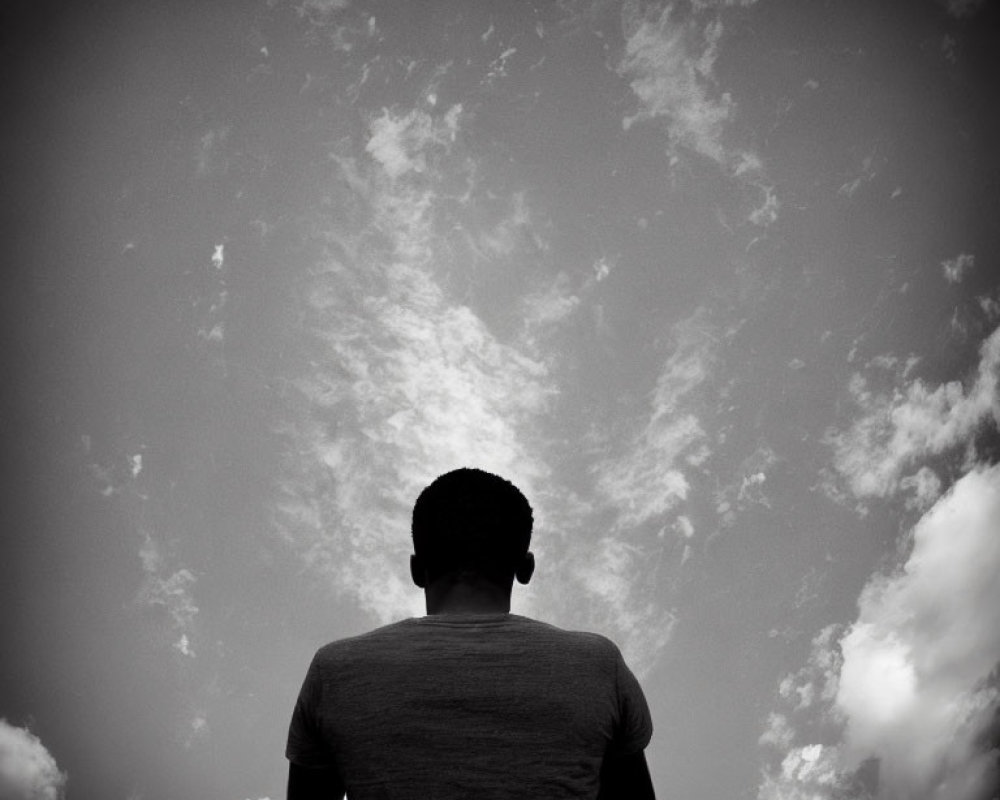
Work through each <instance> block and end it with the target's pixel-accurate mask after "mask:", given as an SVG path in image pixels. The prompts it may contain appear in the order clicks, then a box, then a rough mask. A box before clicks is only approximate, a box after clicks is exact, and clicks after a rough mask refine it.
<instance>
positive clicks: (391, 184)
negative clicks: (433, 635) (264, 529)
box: [272, 107, 697, 674]
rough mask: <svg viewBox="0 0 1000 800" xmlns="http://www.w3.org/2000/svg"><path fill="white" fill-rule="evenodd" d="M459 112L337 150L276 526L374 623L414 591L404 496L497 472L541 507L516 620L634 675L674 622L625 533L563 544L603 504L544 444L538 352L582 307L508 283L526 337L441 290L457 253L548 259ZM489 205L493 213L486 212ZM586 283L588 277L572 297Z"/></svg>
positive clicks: (409, 499) (527, 216)
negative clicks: (347, 212) (476, 159)
mask: <svg viewBox="0 0 1000 800" xmlns="http://www.w3.org/2000/svg"><path fill="white" fill-rule="evenodd" d="M458 120H459V111H458V107H455V108H454V109H453V110H452V112H449V113H448V114H445V115H444V116H441V117H438V116H431V115H429V114H426V113H425V112H423V111H420V110H417V111H413V112H400V111H392V112H390V111H385V112H383V113H382V116H381V117H379V118H378V119H376V120H374V121H373V123H372V126H371V132H372V136H371V138H370V140H369V141H368V142H367V143H365V145H364V146H365V149H366V153H367V155H368V156H370V158H357V157H355V155H354V154H352V153H351V152H345V151H344V150H341V151H340V152H339V153H338V154H336V155H334V160H335V162H336V163H337V164H338V165H339V166H340V167H341V172H342V176H343V178H344V181H343V182H342V183H341V184H340V185H341V186H343V187H345V189H346V191H348V192H349V193H350V197H349V199H346V200H345V203H346V204H349V207H350V208H351V209H352V218H351V220H350V225H349V226H348V225H346V224H344V222H342V221H341V220H340V219H337V218H333V219H331V221H330V223H329V227H328V228H327V229H325V230H322V231H320V232H319V233H320V234H321V235H322V236H324V237H325V239H326V240H327V241H329V242H331V243H332V244H331V255H330V256H329V257H328V258H326V259H324V261H323V262H322V263H320V264H317V265H316V266H315V267H314V268H313V269H312V270H311V275H310V276H308V278H306V279H305V280H304V282H303V285H302V293H301V312H302V319H303V327H304V328H305V329H306V330H307V331H308V332H309V334H310V336H309V337H306V339H307V340H308V348H304V349H303V363H304V364H305V365H306V366H305V368H304V369H303V370H302V372H301V374H300V376H299V378H298V379H297V380H296V379H292V380H291V381H290V384H289V385H290V388H291V389H292V391H290V392H288V393H287V402H288V409H287V410H288V415H287V419H286V420H285V421H284V423H283V424H282V426H281V428H280V431H281V432H282V433H283V434H284V435H285V436H286V437H287V439H286V441H287V442H288V447H289V461H288V464H287V466H286V469H285V470H284V473H283V475H282V476H281V477H280V479H279V481H278V483H277V486H276V496H275V497H274V502H273V504H272V518H273V520H274V527H275V530H276V533H277V534H278V535H279V536H281V537H282V538H283V539H284V541H285V542H287V543H288V545H289V546H291V547H292V548H294V549H295V550H296V551H297V552H298V554H299V555H300V557H301V558H302V559H303V560H304V562H305V563H306V564H307V566H308V568H309V569H310V570H313V571H315V572H317V573H319V574H320V575H322V576H323V577H324V579H325V580H326V581H328V585H330V586H331V587H333V588H334V590H335V591H337V592H339V593H340V594H341V595H342V596H344V597H345V598H347V599H348V600H349V601H350V602H353V603H354V604H356V605H357V607H358V608H359V609H361V610H362V611H364V612H366V613H368V614H371V615H372V616H373V617H375V618H376V619H377V620H379V621H380V622H388V621H391V620H393V619H398V618H401V617H404V616H410V615H419V614H422V613H423V611H424V605H423V603H424V600H423V596H422V594H421V592H420V591H419V590H418V589H417V588H416V587H415V586H413V585H412V583H411V581H410V578H409V574H408V569H407V558H408V555H409V553H410V537H409V516H410V512H411V510H412V505H413V502H414V500H415V499H416V497H417V494H418V493H419V491H420V490H421V489H422V488H423V487H424V486H425V485H426V484H427V483H429V482H430V481H431V480H432V479H433V478H434V477H436V476H437V475H439V474H441V473H442V472H445V471H447V470H450V469H453V468H455V467H458V466H462V465H469V466H479V467H482V468H484V469H488V470H491V471H494V472H497V473H499V474H501V475H504V476H505V477H507V478H509V479H510V480H512V481H513V482H514V483H515V484H517V485H518V486H519V487H521V488H522V490H524V492H525V494H526V495H527V496H528V497H529V499H530V500H531V501H532V504H533V506H534V507H535V518H536V531H537V534H536V537H535V541H534V542H533V549H534V550H535V552H536V555H537V557H538V563H539V569H538V574H537V577H536V579H535V580H533V581H532V583H531V584H529V585H528V586H527V587H521V586H518V587H517V588H516V589H515V592H514V597H513V603H514V608H515V609H519V610H520V611H521V613H528V614H537V615H539V616H543V617H544V618H546V619H549V620H551V621H553V622H555V623H556V624H563V625H564V626H566V627H569V628H587V629H590V630H599V631H601V632H604V633H606V634H607V635H609V636H612V637H614V638H615V639H616V641H618V642H619V643H620V644H621V646H622V649H623V651H624V652H625V653H626V655H627V656H628V657H629V659H630V662H629V663H630V664H631V665H632V666H633V668H634V669H635V671H636V672H637V673H639V674H642V673H643V672H644V671H645V670H648V669H649V668H650V667H651V666H652V665H653V663H655V660H656V658H657V656H658V654H659V652H660V651H661V650H662V647H663V646H664V645H665V643H666V641H667V640H668V639H669V637H670V635H671V631H672V628H673V623H674V615H673V613H672V611H670V610H669V608H665V607H664V604H662V603H658V604H654V603H649V602H648V600H647V599H645V598H646V594H645V593H646V591H647V589H649V588H650V586H651V585H652V584H650V583H649V582H650V581H653V580H655V574H654V568H655V562H654V561H653V560H651V559H649V558H648V557H647V555H646V554H642V555H638V554H637V553H636V551H635V550H634V549H633V548H632V545H631V543H630V542H629V541H628V539H629V537H630V535H631V533H630V532H628V531H625V530H624V529H621V528H620V527H619V528H616V529H615V530H614V531H609V532H608V537H609V538H608V541H606V542H603V543H600V544H598V543H597V542H596V540H595V539H594V538H593V537H592V536H586V537H585V539H580V538H577V537H575V536H573V533H574V532H576V531H595V530H598V523H597V522H596V521H595V520H596V518H598V517H599V518H601V519H604V517H605V516H606V515H607V514H608V513H615V512H616V510H617V509H616V508H612V509H611V511H608V508H607V507H605V506H603V505H601V504H600V503H598V502H595V501H594V500H593V499H591V498H588V499H587V500H582V499H581V498H580V497H578V496H577V495H576V494H575V493H574V491H573V490H571V489H569V488H568V487H565V486H560V485H558V484H554V483H553V482H552V472H551V469H550V467H549V459H550V457H551V451H550V448H551V447H552V446H553V445H552V443H551V442H550V441H549V439H548V438H547V437H546V436H545V435H544V434H543V431H544V429H545V428H544V425H543V422H544V421H545V420H546V418H548V417H549V415H550V414H552V413H553V412H555V413H559V412H558V406H557V404H558V403H560V397H559V391H558V388H559V387H558V385H557V383H556V382H555V378H554V375H555V374H556V371H557V368H558V366H559V365H558V359H559V357H560V356H559V353H558V352H554V351H552V350H549V351H543V350H542V348H541V347H540V345H539V340H540V339H541V334H543V333H544V334H545V335H546V336H547V335H548V334H549V333H550V332H551V333H555V332H557V331H558V330H560V329H561V328H562V327H564V326H565V325H566V324H568V321H569V320H570V319H571V318H572V316H573V314H574V311H575V309H576V308H577V307H578V306H579V304H580V300H579V298H578V297H577V296H576V294H575V292H574V287H573V286H572V285H571V281H570V279H569V278H565V277H561V276H560V277H557V278H555V280H553V281H552V282H550V283H548V284H540V282H539V281H538V280H537V279H535V277H534V276H531V277H529V278H528V279H527V280H528V284H529V286H530V288H529V287H528V286H519V287H518V288H519V289H520V295H519V296H520V308H521V309H522V310H523V311H524V312H525V313H524V315H523V317H522V318H523V319H524V320H525V325H524V326H523V327H522V328H516V327H515V328H513V329H512V330H510V331H509V332H508V333H507V334H506V336H503V335H500V334H499V333H498V332H496V331H495V330H494V329H492V328H491V327H490V326H489V325H488V324H487V323H486V321H485V320H484V319H483V318H482V317H480V316H479V315H478V314H477V313H476V309H475V298H472V300H469V299H468V297H467V296H466V295H461V294H459V293H456V292H455V291H454V290H455V281H454V278H453V276H454V275H455V274H456V273H455V272H454V271H453V270H452V266H451V265H452V264H453V263H454V252H453V250H454V248H456V247H462V248H463V249H464V248H465V247H467V248H468V251H467V252H468V253H470V254H471V255H472V256H473V266H477V267H481V268H482V269H494V270H495V269H496V268H497V267H498V266H502V265H503V264H504V262H505V261H508V260H510V259H512V258H514V257H517V256H518V255H519V254H522V253H524V252H526V251H530V252H532V253H539V252H544V250H545V247H546V244H545V241H544V240H543V239H542V237H541V235H540V234H539V233H538V229H539V226H538V225H537V224H536V223H535V222H534V220H533V216H534V212H533V211H532V209H531V208H530V206H529V204H528V201H527V199H526V196H525V194H524V193H523V192H519V191H516V190H514V191H512V192H511V193H510V195H509V196H510V198H511V199H510V201H509V202H508V203H507V204H506V205H505V206H504V205H503V204H502V202H501V203H498V202H497V198H496V197H495V196H492V195H489V193H485V194H486V196H481V193H480V190H479V185H478V177H477V168H476V165H475V164H474V163H472V162H471V161H470V160H469V158H468V156H467V154H466V153H464V152H463V150H462V145H461V143H460V142H458V141H457V140H456V139H455V135H454V134H455V131H456V130H457V126H458ZM351 146H352V145H351V144H349V143H348V144H346V145H344V147H351ZM358 149H359V150H360V146H359V148H358ZM497 207H500V209H501V215H500V217H499V218H490V219H484V218H483V217H484V214H488V210H489V209H491V208H497ZM484 209H485V210H484ZM372 242H377V243H378V246H377V247H372V246H371V244H372ZM462 261H463V262H465V256H464V254H463V256H462ZM463 267H464V268H467V267H468V264H467V263H463ZM596 285H597V279H596V277H595V278H593V279H588V280H587V281H585V283H584V286H583V287H582V288H583V289H587V288H589V287H591V286H594V287H596ZM459 286H461V283H460V284H459ZM515 286H516V284H515ZM459 291H460V290H459ZM684 369H685V365H684V364H682V363H681V362H680V361H678V362H677V363H676V369H675V375H674V378H673V380H674V381H675V382H680V383H681V384H683V383H684V381H690V380H696V379H697V376H694V377H692V376H690V375H687V374H686V373H685V372H684ZM689 371H690V369H689ZM664 380H666V378H665V379H664ZM670 391H671V390H670V388H669V387H666V388H664V389H663V393H666V394H670ZM667 424H668V420H667V419H666V417H663V418H662V419H661V418H657V420H656V421H655V422H654V423H652V425H651V430H652V431H653V433H657V434H659V435H660V439H661V440H662V439H663V437H664V436H666V434H665V433H664V432H663V430H661V429H666V427H667ZM653 438H655V437H653ZM664 446H665V445H664ZM677 478H678V480H677V483H676V488H677V489H678V490H682V489H681V486H682V483H683V482H684V480H685V479H684V478H683V476H682V475H681V474H680V472H678V473H677ZM648 488H649V489H650V491H655V490H656V487H648ZM644 581H645V583H644ZM567 597H576V598H578V602H572V603H567V602H566V598H567Z"/></svg>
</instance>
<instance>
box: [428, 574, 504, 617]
mask: <svg viewBox="0 0 1000 800" xmlns="http://www.w3.org/2000/svg"><path fill="white" fill-rule="evenodd" d="M424 598H425V600H426V603H427V613H428V614H509V613H510V589H507V590H504V588H503V587H502V586H497V585H495V584H491V583H482V584H470V583H452V582H449V581H446V580H439V581H435V582H434V583H432V584H431V585H430V586H428V587H427V588H426V589H425V590H424Z"/></svg>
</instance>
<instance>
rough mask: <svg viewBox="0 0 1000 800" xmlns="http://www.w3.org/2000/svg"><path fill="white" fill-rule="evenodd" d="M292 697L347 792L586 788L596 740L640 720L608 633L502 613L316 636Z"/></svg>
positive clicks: (381, 794)
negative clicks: (327, 638)
mask: <svg viewBox="0 0 1000 800" xmlns="http://www.w3.org/2000/svg"><path fill="white" fill-rule="evenodd" d="M300 706H302V707H303V709H308V710H303V711H302V712H299V711H298V709H297V712H298V713H302V714H305V715H306V716H308V717H309V719H310V723H311V725H312V726H313V728H314V732H315V734H316V736H317V738H318V739H319V740H321V741H322V742H323V743H324V744H325V745H326V746H327V747H329V753H330V755H331V756H332V757H333V759H334V760H335V763H336V766H337V768H338V770H339V771H340V773H341V775H342V777H343V778H344V781H345V784H346V785H347V787H348V791H349V793H350V796H351V797H352V798H354V797H359V798H364V797H378V798H397V797H398V798H403V797H422V798H428V797H450V796H471V795H473V794H475V795H477V796H478V797H479V798H480V800H485V798H488V797H516V796H544V797H549V798H558V797H574V798H576V797H588V796H589V797H596V795H597V788H598V783H597V779H598V776H599V773H600V767H601V762H602V760H603V757H604V754H605V752H607V751H608V749H609V748H611V749H618V750H626V751H627V750H637V749H641V748H642V747H644V746H645V744H646V743H647V742H648V741H649V736H650V735H651V732H652V726H651V723H650V721H649V712H648V708H647V707H646V704H645V699H644V698H643V697H642V691H641V689H639V686H638V683H637V682H636V680H635V678H634V676H633V675H632V673H631V672H630V671H629V670H628V668H627V667H626V666H625V664H624V661H623V660H622V657H621V654H620V652H619V650H618V648H617V647H616V646H615V645H614V643H613V642H611V641H610V640H608V639H606V638H605V637H603V636H600V635H598V634H593V633H583V632H575V631H566V630H562V629H560V628H557V627H555V626H553V625H548V624H546V623H543V622H539V621H536V620H532V619H528V618H526V617H521V616H518V615H513V614H454V615H452V614H446V615H433V616H428V617H421V618H414V619H408V620H404V621H402V622H399V623H395V624H393V625H387V626H385V627H382V628H379V629H377V630H374V631H372V632H370V633H367V634H364V635H362V636H357V637H352V638H350V639H343V640H340V641H337V642H333V643H331V644H329V645H326V646H325V647H323V648H321V649H320V650H319V652H317V654H316V657H315V658H314V660H313V663H312V665H311V666H310V669H309V674H308V675H307V678H306V684H305V685H304V686H303V694H302V697H300ZM449 786H450V787H452V789H454V790H456V792H453V793H451V794H449V789H448V787H449ZM459 789H460V790H461V792H462V794H458V793H457V790H459ZM539 793H540V794H539Z"/></svg>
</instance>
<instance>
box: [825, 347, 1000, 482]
mask: <svg viewBox="0 0 1000 800" xmlns="http://www.w3.org/2000/svg"><path fill="white" fill-rule="evenodd" d="M998 371H1000V329H997V330H995V331H994V332H993V333H992V334H991V335H990V336H989V338H987V339H986V340H985V341H984V342H983V344H982V346H981V348H980V361H979V367H978V369H977V370H976V372H975V375H974V376H973V378H972V380H971V381H969V382H968V384H967V386H963V385H962V383H961V382H959V381H951V382H950V383H945V384H941V385H939V386H936V387H932V386H929V385H927V384H926V383H925V382H924V381H922V380H921V379H919V378H917V379H915V380H912V381H909V382H907V383H905V384H904V385H903V387H902V388H901V389H894V390H892V391H882V392H880V391H876V390H874V389H873V388H871V386H870V385H869V381H868V380H867V379H866V378H865V377H864V376H863V375H861V374H860V373H855V375H854V376H853V377H852V378H851V383H850V393H851V396H852V399H853V400H854V403H855V404H856V406H857V408H858V409H859V410H860V415H859V417H858V418H857V419H856V420H855V421H854V422H853V423H852V424H851V426H850V427H849V428H848V429H847V430H845V431H834V432H831V433H830V434H828V436H827V441H828V443H829V444H830V445H831V446H832V447H833V449H834V457H835V465H836V468H837V471H838V472H839V473H840V474H841V475H842V476H843V477H844V478H845V479H846V481H847V484H848V487H849V488H850V490H851V491H852V492H853V494H854V495H855V496H856V497H858V498H870V497H887V496H889V495H892V494H894V493H895V492H897V491H898V490H899V489H901V488H918V489H919V488H920V487H924V488H926V487H927V486H928V485H929V484H928V481H930V483H931V484H932V483H933V481H932V480H931V479H930V475H929V474H928V472H927V471H926V470H925V471H923V473H922V477H921V478H920V479H916V478H914V479H912V480H910V481H908V482H907V484H906V485H905V486H904V484H903V483H902V482H901V479H902V478H903V474H904V472H905V471H906V470H908V469H912V468H914V467H918V466H919V467H920V468H921V469H922V468H923V467H924V466H925V465H922V464H920V462H921V461H922V460H924V459H927V458H929V457H931V456H934V455H939V454H941V453H945V452H947V451H950V450H953V449H955V448H957V447H958V446H960V445H969V444H971V443H973V441H974V434H975V433H976V432H977V430H978V429H979V428H980V426H981V425H982V424H983V423H987V422H992V423H993V424H997V423H998V422H1000V396H998V392H997V380H998ZM928 469H929V468H928Z"/></svg>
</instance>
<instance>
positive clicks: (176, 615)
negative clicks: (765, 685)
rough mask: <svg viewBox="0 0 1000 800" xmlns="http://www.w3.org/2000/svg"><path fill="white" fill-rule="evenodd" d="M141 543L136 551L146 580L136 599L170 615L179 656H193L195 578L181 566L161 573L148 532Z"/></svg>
mask: <svg viewBox="0 0 1000 800" xmlns="http://www.w3.org/2000/svg"><path fill="white" fill-rule="evenodd" d="M144 536H145V539H144V542H143V546H142V547H141V548H140V550H139V558H140V560H141V561H142V569H143V572H145V573H146V580H145V581H144V582H143V585H142V587H141V588H140V590H139V593H138V596H137V598H136V601H137V602H138V603H140V604H142V605H147V606H151V607H153V608H162V609H163V610H164V611H166V614H167V616H168V618H169V623H170V628H171V635H172V636H174V635H179V636H178V638H177V639H176V640H175V641H174V643H173V647H174V648H176V649H177V650H178V651H179V652H180V653H181V654H182V655H185V656H188V657H192V658H193V657H194V655H195V652H194V649H193V648H192V646H191V640H190V637H189V636H188V633H189V632H190V631H191V628H192V626H193V624H194V619H195V617H196V616H197V615H198V606H197V605H195V602H194V598H193V596H192V593H191V588H192V586H193V585H194V583H195V577H194V575H193V574H192V573H191V571H190V570H188V569H186V568H180V569H177V570H174V571H172V572H170V574H169V575H167V576H164V572H165V571H166V570H164V568H163V557H162V556H161V555H160V551H159V548H158V547H157V545H156V542H155V541H154V540H153V537H152V536H151V535H150V534H149V532H148V531H147V532H145V533H144Z"/></svg>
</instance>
